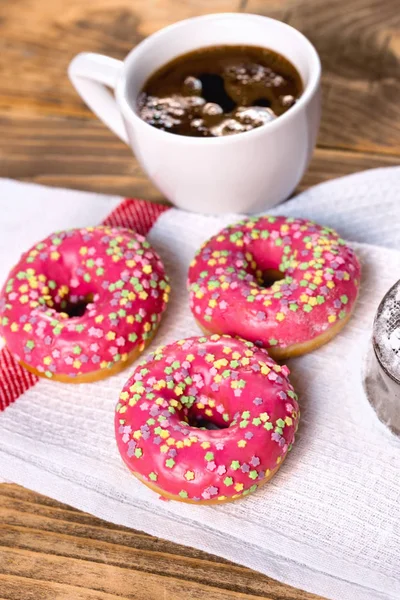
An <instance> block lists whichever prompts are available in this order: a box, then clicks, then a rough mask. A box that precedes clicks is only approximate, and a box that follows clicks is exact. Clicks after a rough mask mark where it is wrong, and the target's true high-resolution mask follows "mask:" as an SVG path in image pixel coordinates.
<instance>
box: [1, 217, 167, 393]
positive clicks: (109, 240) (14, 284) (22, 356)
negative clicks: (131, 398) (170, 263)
mask: <svg viewBox="0 0 400 600" xmlns="http://www.w3.org/2000/svg"><path fill="white" fill-rule="evenodd" d="M168 293H169V285H168V280H167V278H166V276H165V273H164V267H163V265H162V263H161V261H160V259H159V257H158V256H157V254H156V253H155V252H154V250H153V249H152V248H151V247H150V245H149V243H148V242H147V241H146V240H145V239H144V237H142V236H141V235H138V234H137V233H134V232H133V231H130V230H129V229H123V228H118V227H87V228H86V229H71V230H69V231H61V232H57V233H54V234H52V235H50V236H49V237H48V238H46V239H45V240H43V241H42V242H40V243H38V244H36V245H35V246H33V247H32V248H31V249H30V250H28V252H26V253H25V254H23V255H22V257H21V259H20V261H19V262H18V264H17V265H16V266H15V267H14V269H13V270H12V271H11V273H10V274H9V276H8V280H7V282H6V283H5V285H4V288H3V290H2V292H1V295H0V322H1V333H2V335H3V337H4V338H5V342H6V345H7V347H8V349H9V350H10V352H12V353H13V354H14V355H15V356H16V358H17V359H18V360H19V361H20V362H21V364H22V365H23V366H24V367H26V368H27V369H28V370H29V371H31V372H33V373H35V374H36V375H39V376H43V377H48V378H50V379H53V380H56V381H64V382H72V383H82V382H89V381H96V380H98V379H102V378H104V377H108V376H109V375H112V374H114V373H116V372H118V371H120V370H122V369H123V368H125V367H126V366H127V365H128V364H129V363H131V362H132V361H133V360H135V359H136V357H137V356H138V355H139V353H140V352H142V350H143V349H144V347H145V346H146V345H147V344H148V343H149V341H150V340H151V338H152V337H153V335H154V333H155V330H156V329H157V326H158V324H159V322H160V319H161V315H162V313H163V312H164V310H165V307H166V303H167V300H168Z"/></svg>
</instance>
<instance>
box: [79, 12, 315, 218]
mask: <svg viewBox="0 0 400 600" xmlns="http://www.w3.org/2000/svg"><path fill="white" fill-rule="evenodd" d="M226 44H244V45H254V46H264V47H266V48H270V49H272V50H275V51H276V52H279V53H280V54H283V55H284V56H285V57H286V58H288V59H289V60H290V61H291V62H292V63H293V64H294V65H295V66H296V67H297V70H298V71H299V73H300V75H301V78H302V80H303V85H304V91H303V94H302V96H301V97H300V99H299V100H298V101H297V102H296V104H295V105H294V106H293V107H292V108H290V109H289V110H288V111H287V112H286V113H284V114H283V115H282V116H280V117H278V118H277V119H276V120H274V121H272V122H270V123H268V124H266V125H263V126H261V127H259V128H257V129H253V130H252V131H248V132H244V133H238V134H234V135H229V136H225V137H216V138H196V137H188V136H182V135H176V134H172V133H168V132H165V131H162V130H160V129H156V128H155V127H152V126H151V125H149V124H148V123H146V122H145V121H143V120H142V119H141V118H140V117H139V115H138V112H137V109H136V99H137V97H138V94H139V93H140V91H141V88H142V86H143V84H144V83H145V81H146V80H147V78H148V77H149V76H150V75H151V74H152V73H153V72H154V71H155V70H156V69H158V68H159V67H161V66H162V65H164V64H165V63H167V62H168V61H170V60H171V59H173V58H175V57H176V56H179V55H181V54H184V53H186V52H190V51H191V50H195V49H197V48H201V47H204V46H214V45H226ZM69 76H70V79H71V81H72V83H73V84H74V86H75V88H76V89H77V91H78V93H79V94H80V95H81V96H82V98H83V100H84V101H85V102H86V104H87V105H88V106H89V107H90V108H91V109H92V110H93V112H94V113H96V115H97V116H98V117H99V118H100V119H101V120H102V121H103V122H104V123H105V124H106V125H107V126H108V127H109V128H110V129H112V131H114V133H116V134H117V135H118V137H120V138H121V139H122V140H123V141H124V142H126V143H127V144H129V145H130V146H131V148H132V150H133V152H134V153H135V156H136V158H137V160H138V161H139V162H140V164H141V166H142V167H143V169H144V170H145V171H146V173H147V174H148V176H149V178H150V179H151V180H152V181H153V183H154V184H155V185H156V186H157V187H158V188H159V189H160V191H161V192H162V193H163V194H164V195H165V197H166V198H167V199H168V200H170V201H171V202H172V203H173V204H175V205H176V206H178V207H179V208H183V209H185V210H190V211H195V212H201V213H214V214H215V213H224V212H239V213H241V212H245V213H246V212H247V213H254V212H258V211H261V210H265V209H268V208H270V207H272V206H274V205H276V204H278V203H279V202H281V201H282V200H284V199H285V198H287V197H288V196H289V195H290V194H291V192H292V191H293V190H294V188H295V187H296V185H297V184H298V182H299V181H300V179H301V177H302V176H303V174H304V171H305V170H306V167H307V165H308V162H309V160H310V157H311V154H312V151H313V148H314V145H315V141H316V137H317V133H318V127H319V121H320V76H321V65H320V61H319V57H318V54H317V52H316V50H315V48H314V46H313V45H312V44H311V43H310V42H309V41H308V40H307V38H305V37H304V36H303V35H302V34H301V33H300V32H299V31H297V30H296V29H293V28H292V27H290V26H289V25H286V24H285V23H281V22H280V21H276V20H274V19H269V18H267V17H261V16H258V15H252V14H236V13H222V14H213V15H206V16H202V17H195V18H192V19H187V20H185V21H180V22H179V23H176V24H174V25H170V26H169V27H166V28H165V29H161V30H160V31H158V32H157V33H154V34H153V35H151V36H150V37H148V38H147V39H145V40H144V41H143V42H141V43H140V44H139V45H138V46H136V47H135V48H134V49H133V50H132V51H131V52H130V53H129V54H128V56H127V57H126V59H125V60H124V61H123V62H122V61H119V60H115V59H113V58H109V57H107V56H102V55H100V54H90V53H83V54H79V55H78V56H76V57H75V58H74V59H73V60H72V62H71V64H70V66H69ZM107 87H110V88H112V89H113V90H114V92H115V99H114V97H113V96H112V94H111V93H110V92H109V91H108V90H107Z"/></svg>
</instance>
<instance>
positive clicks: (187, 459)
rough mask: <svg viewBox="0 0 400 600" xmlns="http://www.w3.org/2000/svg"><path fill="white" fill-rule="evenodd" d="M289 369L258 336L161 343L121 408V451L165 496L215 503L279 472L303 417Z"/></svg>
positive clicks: (118, 424)
mask: <svg viewBox="0 0 400 600" xmlns="http://www.w3.org/2000/svg"><path fill="white" fill-rule="evenodd" d="M288 375H289V369H288V368H287V367H286V366H281V365H278V364H277V363H275V361H274V360H272V359H271V358H270V357H269V355H268V353H267V351H266V350H264V349H262V348H258V347H257V346H255V345H254V344H252V343H251V342H248V341H245V340H241V339H238V338H233V337H230V336H227V335H223V336H219V335H212V336H211V337H209V338H206V337H192V338H187V339H184V340H179V341H177V342H175V343H173V344H170V345H168V346H162V347H160V348H157V349H156V350H155V352H154V353H153V354H151V355H150V357H149V358H148V359H147V360H146V361H143V362H142V363H141V364H140V365H139V366H138V367H137V368H136V370H135V371H134V373H133V375H132V377H130V379H129V380H128V381H127V383H126V384H125V386H124V388H123V390H122V392H121V394H120V397H119V402H118V404H117V407H116V413H115V433H116V440H117V445H118V449H119V452H120V454H121V456H122V459H123V460H124V461H125V463H126V465H127V466H128V468H129V469H130V471H131V472H132V473H133V474H134V475H135V476H136V477H137V478H139V479H140V480H141V481H142V482H143V483H145V484H146V485H147V486H148V487H150V488H151V489H152V490H154V491H155V492H157V493H158V494H160V495H161V496H162V497H163V498H167V499H172V500H179V501H183V502H191V503H207V504H216V503H221V502H227V501H231V500H236V499H238V498H241V497H242V496H247V495H248V494H250V493H252V492H255V491H256V490H257V488H259V487H260V486H261V485H262V484H263V483H265V482H266V481H268V480H269V479H271V477H272V476H273V475H274V474H275V473H276V471H277V470H278V469H279V467H280V465H281V464H282V462H283V460H284V459H285V457H286V455H287V453H288V451H289V450H290V449H291V446H292V444H293V441H294V436H295V432H296V430H297V425H298V420H299V408H298V404H297V396H296V394H295V392H294V390H293V387H292V386H291V384H290V382H289V378H288Z"/></svg>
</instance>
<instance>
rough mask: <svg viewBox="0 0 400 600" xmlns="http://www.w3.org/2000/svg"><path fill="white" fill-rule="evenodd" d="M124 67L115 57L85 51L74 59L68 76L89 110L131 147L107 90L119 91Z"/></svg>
mask: <svg viewBox="0 0 400 600" xmlns="http://www.w3.org/2000/svg"><path fill="white" fill-rule="evenodd" d="M122 65H123V62H122V61H121V60H116V59H115V58H110V57H108V56H103V55H102V54H93V53H90V52H82V53H81V54H78V55H77V56H75V58H73V59H72V61H71V63H70V65H69V67H68V75H69V78H70V80H71V82H72V84H73V85H74V87H75V89H76V91H77V92H78V94H79V95H80V96H81V98H82V99H83V100H84V101H85V102H86V104H87V105H88V106H89V108H90V109H91V110H92V111H93V112H94V113H95V114H96V115H97V116H98V117H99V119H100V120H101V121H103V123H104V124H105V125H107V127H109V128H110V129H111V130H112V131H113V132H114V133H115V134H116V135H117V136H118V137H119V138H121V140H122V141H123V142H125V143H126V144H128V143H129V142H128V136H127V133H126V129H125V125H124V122H123V120H122V117H121V113H120V111H119V109H118V105H117V103H116V101H115V98H114V96H113V95H112V94H111V93H110V91H109V90H108V89H107V87H110V88H111V89H112V90H114V89H115V86H116V83H117V79H118V76H119V74H120V72H121V68H122Z"/></svg>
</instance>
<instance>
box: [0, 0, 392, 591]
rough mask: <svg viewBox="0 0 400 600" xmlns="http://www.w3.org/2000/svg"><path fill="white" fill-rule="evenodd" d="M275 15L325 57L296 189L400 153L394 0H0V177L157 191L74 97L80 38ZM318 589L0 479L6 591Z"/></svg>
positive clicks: (0, 587)
mask: <svg viewBox="0 0 400 600" xmlns="http://www.w3.org/2000/svg"><path fill="white" fill-rule="evenodd" d="M220 11H242V12H256V13H260V14H265V15H268V16H272V17H275V18H278V19H281V20H283V21H286V22H287V23H290V24H291V25H293V26H295V27H297V28H298V29H300V30H301V31H303V32H304V33H305V34H306V35H307V36H308V37H309V38H310V39H311V41H312V42H313V43H314V44H315V46H316V47H317V50H318V51H319V53H320V56H321V59H322V63H323V72H324V75H323V108H324V110H323V119H322V125H321V132H320V136H319V141H318V147H317V149H316V151H315V154H314V158H313V161H312V163H311V165H310V168H309V170H308V172H307V173H306V175H305V176H304V179H303V181H302V182H301V184H300V189H302V188H306V187H308V186H310V185H313V184H315V183H318V182H320V181H324V180H327V179H330V178H333V177H337V176H340V175H345V174H347V173H352V172H355V171H359V170H362V169H367V168H372V167H380V166H389V165H396V164H399V155H400V104H399V97H400V80H399V66H400V65H399V62H400V11H399V4H398V0H384V1H382V0H351V1H350V2H349V1H348V0H330V1H329V2H327V1H326V0H85V1H82V0H0V28H1V35H0V73H1V78H0V146H1V147H0V159H1V160H0V176H3V177H14V178H17V179H22V180H26V181H36V182H40V183H44V184H48V185H58V186H65V187H74V188H80V189H90V190H96V191H98V192H105V193H107V192H109V193H116V194H121V195H128V196H133V195H136V196H142V197H146V198H149V199H152V200H157V199H160V194H159V192H158V191H157V190H156V189H155V188H154V187H153V186H152V185H151V184H150V183H149V182H148V181H147V179H146V177H145V175H144V174H143V173H142V171H141V169H140V167H139V166H138V165H137V163H136V161H135V160H134V159H133V158H132V156H131V153H130V151H129V150H128V148H126V147H125V146H124V145H123V144H122V143H121V142H120V141H119V140H118V139H117V138H116V137H115V136H114V135H113V134H111V133H110V132H109V131H108V130H107V129H106V128H105V127H104V126H103V125H102V124H101V123H100V122H99V121H97V120H96V119H95V118H94V117H93V115H92V114H91V113H90V112H89V111H88V110H87V109H86V107H85V106H84V105H83V104H82V102H81V101H80V100H79V98H78V97H77V95H76V94H75V92H74V90H73V89H72V87H71V85H70V83H69V81H68V79H67V76H66V69H67V65H68V63H69V61H70V59H71V58H72V56H73V55H74V54H76V53H77V52H80V51H82V50H92V51H95V52H102V53H104V54H108V55H110V56H115V57H117V58H122V57H123V56H125V54H126V53H127V52H128V51H129V49H130V48H131V47H132V45H134V44H136V43H137V42H139V41H140V40H141V39H143V38H144V37H145V36H147V35H148V34H150V33H152V32H153V31H156V30H157V29H159V28H160V27H163V26H164V25H167V24H169V23H171V22H173V21H176V20H179V19H182V18H185V17H190V16H193V15H199V14H204V13H208V12H220ZM5 598H7V599H13V600H36V599H40V600H55V599H57V600H64V599H65V600H67V599H68V600H72V599H73V600H89V599H90V600H112V599H113V598H122V599H124V598H126V599H127V598H130V599H134V600H142V599H143V600H175V599H176V600H187V599H190V600H197V599H198V600H239V599H241V598H242V599H243V600H245V599H247V600H251V599H252V600H255V598H265V599H271V600H278V599H280V600H289V599H291V600H311V599H312V598H316V596H312V595H310V594H306V593H304V592H301V591H299V590H295V589H293V588H290V587H288V586H285V585H282V584H280V583H277V582H275V581H273V580H271V579H269V578H267V577H264V576H262V575H260V574H258V573H254V572H252V571H250V570H249V569H245V568H242V567H238V566H235V565H232V564H230V563H228V562H227V561H224V560H222V559H219V558H216V557H214V556H211V555H207V554H205V553H203V552H199V551H197V550H193V549H190V548H185V547H182V546H178V545H176V544H171V543H169V542H166V541H163V540H160V539H156V538H153V537H151V536H148V535H145V534H143V533H140V532H136V531H132V530H128V529H125V528H123V527H117V526H115V525H112V524H110V523H105V522H103V521H100V520H99V519H96V518H94V517H92V516H90V515H86V514H83V513H81V512H79V511H77V510H75V509H72V508H70V507H67V506H63V505H61V504H59V503H57V502H55V501H53V500H50V499H48V498H45V497H43V496H39V495H38V494H35V493H33V492H29V491H26V490H24V489H22V488H19V487H17V486H12V485H2V486H0V600H1V599H5Z"/></svg>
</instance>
